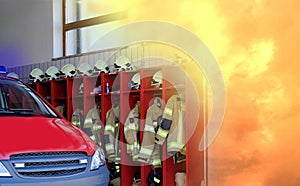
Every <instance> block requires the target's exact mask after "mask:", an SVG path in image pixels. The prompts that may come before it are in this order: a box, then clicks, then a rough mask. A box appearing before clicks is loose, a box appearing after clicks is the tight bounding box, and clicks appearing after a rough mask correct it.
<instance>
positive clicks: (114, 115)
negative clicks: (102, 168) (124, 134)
mask: <svg viewBox="0 0 300 186" xmlns="http://www.w3.org/2000/svg"><path fill="white" fill-rule="evenodd" d="M119 116H120V107H119V105H117V106H112V108H111V109H110V110H109V111H108V112H107V113H106V124H105V127H104V144H105V150H106V153H107V159H108V161H109V162H120V144H119V132H120V131H119V130H120V122H119Z"/></svg>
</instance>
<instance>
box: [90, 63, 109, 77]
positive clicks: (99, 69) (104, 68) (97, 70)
mask: <svg viewBox="0 0 300 186" xmlns="http://www.w3.org/2000/svg"><path fill="white" fill-rule="evenodd" d="M108 72H109V67H108V65H107V63H106V62H105V61H102V60H98V61H97V62H96V63H95V66H94V73H93V74H94V75H96V74H101V73H108Z"/></svg>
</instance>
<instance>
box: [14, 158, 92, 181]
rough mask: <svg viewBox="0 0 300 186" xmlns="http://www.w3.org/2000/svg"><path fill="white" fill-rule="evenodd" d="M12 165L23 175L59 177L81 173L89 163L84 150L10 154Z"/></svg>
mask: <svg viewBox="0 0 300 186" xmlns="http://www.w3.org/2000/svg"><path fill="white" fill-rule="evenodd" d="M10 160H11V164H12V167H13V168H14V169H15V171H16V172H17V173H18V174H19V175H20V176H23V177H39V178H40V177H59V176H69V175H74V174H80V173H82V172H84V171H85V170H86V168H87V164H88V156H87V154H86V153H84V152H45V153H26V154H15V155H12V156H10Z"/></svg>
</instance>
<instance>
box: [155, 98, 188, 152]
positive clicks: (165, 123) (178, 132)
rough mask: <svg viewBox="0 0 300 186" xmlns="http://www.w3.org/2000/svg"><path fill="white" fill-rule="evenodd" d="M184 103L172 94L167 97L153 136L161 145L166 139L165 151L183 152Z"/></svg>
mask: <svg viewBox="0 0 300 186" xmlns="http://www.w3.org/2000/svg"><path fill="white" fill-rule="evenodd" d="M184 116H185V104H184V100H183V99H182V98H181V97H180V96H178V95H173V96H171V97H170V98H169V100H168V102H167V104H166V106H165V108H164V112H163V118H162V122H161V124H160V126H159V129H158V131H157V133H156V136H155V142H156V143H157V144H160V145H162V144H163V143H164V141H165V139H166V138H168V139H167V152H168V154H170V155H174V154H175V153H176V152H181V153H182V154H185V121H184V120H185V118H184Z"/></svg>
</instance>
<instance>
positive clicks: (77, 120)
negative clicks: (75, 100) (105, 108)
mask: <svg viewBox="0 0 300 186" xmlns="http://www.w3.org/2000/svg"><path fill="white" fill-rule="evenodd" d="M71 122H72V123H73V125H75V126H76V127H78V128H80V129H83V123H84V117H83V111H82V110H81V109H79V108H77V109H76V110H75V111H74V112H73V114H72V118H71Z"/></svg>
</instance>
